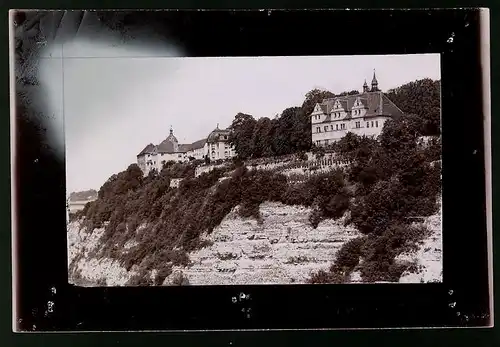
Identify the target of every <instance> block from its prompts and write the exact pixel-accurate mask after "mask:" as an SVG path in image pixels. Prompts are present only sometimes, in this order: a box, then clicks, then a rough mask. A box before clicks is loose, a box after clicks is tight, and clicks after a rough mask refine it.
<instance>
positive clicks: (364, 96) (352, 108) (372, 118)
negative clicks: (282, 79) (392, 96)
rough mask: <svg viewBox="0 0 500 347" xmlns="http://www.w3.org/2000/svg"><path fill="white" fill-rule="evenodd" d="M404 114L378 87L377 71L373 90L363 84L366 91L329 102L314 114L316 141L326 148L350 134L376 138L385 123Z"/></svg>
mask: <svg viewBox="0 0 500 347" xmlns="http://www.w3.org/2000/svg"><path fill="white" fill-rule="evenodd" d="M402 114H403V112H402V111H401V110H400V109H399V108H398V107H397V106H396V105H395V104H394V103H393V102H392V101H391V100H389V98H388V97H387V96H386V95H385V94H384V93H383V92H382V91H381V90H380V89H379V88H378V81H377V78H376V76H375V70H374V71H373V79H372V82H371V89H370V88H369V87H368V84H367V83H366V80H365V83H364V84H363V92H362V93H360V94H354V95H345V96H339V97H335V98H331V99H325V100H323V102H321V103H318V104H316V106H315V107H314V110H313V112H312V113H311V115H310V116H311V127H312V129H311V132H312V142H313V144H315V145H320V146H321V145H323V146H326V145H328V144H331V143H334V142H336V141H338V140H340V139H341V138H342V137H344V136H345V135H346V134H347V133H348V132H352V133H354V134H356V135H359V136H363V135H365V136H371V137H374V138H376V137H377V136H378V135H380V133H381V132H382V128H383V127H384V123H385V122H386V121H387V120H388V119H391V118H393V117H397V116H400V115H402Z"/></svg>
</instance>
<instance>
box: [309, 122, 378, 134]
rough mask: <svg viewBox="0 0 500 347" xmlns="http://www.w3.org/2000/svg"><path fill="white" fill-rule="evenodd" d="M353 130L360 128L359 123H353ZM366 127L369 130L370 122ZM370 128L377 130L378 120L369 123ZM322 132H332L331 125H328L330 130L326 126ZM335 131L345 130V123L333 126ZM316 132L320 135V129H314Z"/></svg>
mask: <svg viewBox="0 0 500 347" xmlns="http://www.w3.org/2000/svg"><path fill="white" fill-rule="evenodd" d="M354 127H355V128H361V121H359V122H356V123H354ZM366 127H367V128H370V122H366ZM371 127H372V128H378V120H376V121H371ZM323 129H324V131H325V132H327V131H333V130H334V128H333V124H331V125H330V129H328V125H325V126H324V127H323ZM335 130H345V123H342V124H335ZM316 132H317V133H320V132H321V127H316Z"/></svg>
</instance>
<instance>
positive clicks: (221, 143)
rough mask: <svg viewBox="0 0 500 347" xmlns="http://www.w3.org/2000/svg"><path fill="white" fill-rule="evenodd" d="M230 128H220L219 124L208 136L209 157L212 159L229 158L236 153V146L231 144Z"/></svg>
mask: <svg viewBox="0 0 500 347" xmlns="http://www.w3.org/2000/svg"><path fill="white" fill-rule="evenodd" d="M229 134H230V131H229V130H228V129H219V124H217V128H215V129H214V130H213V131H212V132H211V133H210V134H209V135H208V138H207V145H208V148H207V150H208V152H207V154H208V157H209V158H210V160H218V159H229V158H232V157H234V156H235V155H236V152H235V150H234V148H233V147H232V146H231V145H230V144H229V142H228V140H229Z"/></svg>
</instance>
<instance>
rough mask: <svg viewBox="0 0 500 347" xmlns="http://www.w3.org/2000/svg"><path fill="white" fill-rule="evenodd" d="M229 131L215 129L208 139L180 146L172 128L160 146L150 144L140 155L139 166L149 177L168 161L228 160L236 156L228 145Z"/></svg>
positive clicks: (138, 158)
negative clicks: (151, 172)
mask: <svg viewBox="0 0 500 347" xmlns="http://www.w3.org/2000/svg"><path fill="white" fill-rule="evenodd" d="M228 139H229V130H228V129H219V125H218V124H217V128H215V129H214V130H213V131H212V132H211V133H210V134H209V135H208V137H207V138H205V139H202V140H198V141H196V142H193V143H190V144H180V143H179V141H178V140H177V138H176V137H175V136H174V131H173V129H172V128H170V134H169V135H168V137H167V138H166V139H165V140H163V141H162V142H161V143H160V144H159V145H153V144H152V143H150V144H149V145H147V146H146V147H145V148H144V149H143V150H142V151H141V152H140V153H139V154H138V155H137V164H138V165H139V167H140V168H141V170H142V171H143V172H144V174H145V175H147V174H148V173H149V172H150V171H151V170H152V169H156V170H158V171H160V170H161V169H162V167H163V164H165V163H166V162H168V161H176V162H186V161H189V160H190V159H193V158H194V159H204V158H205V157H208V158H210V160H218V159H228V158H232V157H233V156H235V155H236V153H235V151H234V149H233V148H232V146H231V145H230V144H229V143H228Z"/></svg>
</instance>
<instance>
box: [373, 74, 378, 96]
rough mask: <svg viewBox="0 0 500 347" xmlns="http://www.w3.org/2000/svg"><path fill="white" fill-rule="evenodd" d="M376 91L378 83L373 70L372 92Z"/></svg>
mask: <svg viewBox="0 0 500 347" xmlns="http://www.w3.org/2000/svg"><path fill="white" fill-rule="evenodd" d="M376 91H378V81H377V77H376V76H375V69H373V78H372V92H376Z"/></svg>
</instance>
